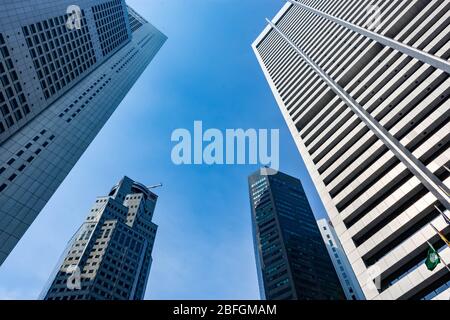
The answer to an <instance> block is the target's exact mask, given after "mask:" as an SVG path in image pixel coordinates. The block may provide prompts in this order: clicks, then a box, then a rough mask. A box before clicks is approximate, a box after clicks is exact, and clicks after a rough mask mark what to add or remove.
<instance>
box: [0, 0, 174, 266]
mask: <svg viewBox="0 0 450 320" xmlns="http://www.w3.org/2000/svg"><path fill="white" fill-rule="evenodd" d="M73 4H74V3H73V1H67V0H60V1H37V0H19V1H2V2H1V4H0V81H1V86H0V265H1V264H2V263H3V261H4V260H5V259H6V257H7V256H8V254H9V253H10V252H11V250H12V249H13V248H14V246H15V245H16V243H17V242H18V241H19V239H20V238H21V237H22V235H23V234H24V233H25V231H26V230H27V228H28V227H29V226H30V224H31V223H32V222H33V221H34V219H35V218H36V216H37V215H38V214H39V212H40V211H41V209H42V208H43V207H44V206H45V204H46V202H47V201H48V199H49V198H50V197H51V196H52V194H53V193H54V192H55V190H56V189H57V188H58V186H59V185H60V184H61V182H62V181H63V180H64V178H65V177H66V175H67V174H68V173H69V172H70V170H71V169H72V168H73V166H74V165H75V163H76V162H77V161H78V159H79V158H80V156H81V155H82V154H83V152H84V151H85V150H86V148H87V147H88V146H89V144H90V143H91V142H92V140H93V139H94V138H95V136H96V135H97V133H98V132H99V131H100V129H101V128H102V127H103V125H104V124H105V122H106V121H107V120H108V118H109V117H110V116H111V114H112V113H113V112H114V110H115V109H116V107H117V106H118V105H119V104H120V102H121V101H122V99H123V98H124V97H125V95H126V94H127V92H128V91H129V90H130V88H131V87H132V86H133V84H134V83H135V82H136V80H137V79H138V78H139V76H140V75H141V73H142V72H143V71H144V70H145V68H146V67H147V65H148V64H149V63H150V61H151V60H152V59H153V57H154V56H155V55H156V53H157V52H158V51H159V49H160V48H161V46H162V45H163V44H164V42H165V41H166V39H167V38H166V36H165V35H163V34H162V33H161V32H160V31H158V30H157V29H156V28H155V27H153V26H152V25H151V24H150V23H148V22H147V21H146V20H145V19H144V18H142V17H141V16H140V15H139V14H137V13H136V12H135V11H133V10H132V9H131V8H129V7H127V5H126V4H125V2H124V1H123V0H112V1H100V0H95V1H94V0H79V1H76V6H74V5H73Z"/></svg>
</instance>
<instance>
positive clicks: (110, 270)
mask: <svg viewBox="0 0 450 320" xmlns="http://www.w3.org/2000/svg"><path fill="white" fill-rule="evenodd" d="M156 201H157V196H156V195H155V194H154V193H152V192H151V191H150V190H149V189H148V188H147V187H145V186H144V185H142V184H140V183H138V182H135V181H133V180H131V179H130V178H128V177H124V178H123V179H122V180H121V181H120V182H119V183H118V184H117V185H116V186H114V187H113V188H112V190H111V191H110V193H109V195H108V196H105V197H99V198H97V200H96V201H95V204H94V205H93V207H92V209H91V212H90V214H89V215H88V217H87V218H86V221H85V222H84V223H83V225H82V226H81V227H80V228H79V229H78V231H77V232H76V233H75V235H74V236H73V238H72V239H71V240H70V241H69V243H68V245H67V248H66V251H65V252H64V254H63V256H62V257H63V258H62V261H61V262H59V263H58V266H57V269H56V272H55V274H54V275H52V276H51V278H50V282H49V286H48V288H45V289H44V291H43V294H42V297H41V298H43V299H46V300H141V299H143V297H144V293H145V288H146V286H147V280H148V276H149V273H150V267H151V264H152V250H153V244H154V241H155V236H156V230H157V228H158V226H157V225H155V224H154V223H153V222H152V217H153V212H154V210H155V205H156Z"/></svg>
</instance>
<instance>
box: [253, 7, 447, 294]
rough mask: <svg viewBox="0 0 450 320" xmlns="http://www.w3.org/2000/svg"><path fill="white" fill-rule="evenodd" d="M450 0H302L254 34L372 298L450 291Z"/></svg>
mask: <svg viewBox="0 0 450 320" xmlns="http://www.w3.org/2000/svg"><path fill="white" fill-rule="evenodd" d="M449 17H450V2H449V1H438V0H433V1H428V0H427V1H425V0H414V1H403V0H389V1H384V0H383V1H381V0H380V1H369V0H359V1H357V0H340V1H336V0H308V1H306V0H304V1H295V2H294V1H290V2H288V3H286V4H285V6H284V7H283V8H282V10H281V11H280V12H279V13H278V14H277V15H276V17H275V18H274V19H273V20H272V21H269V25H268V26H267V27H266V28H265V30H264V31H263V32H262V34H261V35H260V36H259V37H258V38H257V40H256V41H255V42H254V43H253V49H254V51H255V54H256V56H257V59H258V61H259V63H260V65H261V67H262V69H263V72H264V74H265V76H266V78H267V80H268V82H269V84H270V87H271V89H272V91H273V93H274V95H275V97H276V100H277V102H278V105H279V107H280V110H281V112H282V114H283V116H284V118H285V121H286V123H287V125H288V127H289V129H290V131H291V134H292V136H293V138H294V140H295V143H296V145H297V148H298V150H299V151H300V154H301V156H302V158H303V160H304V162H305V164H306V167H307V169H308V171H309V174H310V176H311V177H312V179H313V182H314V184H315V186H316V188H317V190H318V193H319V195H320V197H321V199H322V202H323V204H324V206H325V208H326V210H327V212H328V215H329V218H330V220H331V222H332V224H333V226H334V228H335V231H336V233H337V235H338V237H339V240H340V242H341V244H342V246H343V248H344V250H345V253H346V255H347V257H348V259H349V261H350V263H351V266H352V268H353V270H354V272H355V275H356V277H357V279H358V282H359V284H360V286H361V288H362V290H363V293H364V295H365V297H366V298H367V299H448V297H449V296H450V272H449V271H448V270H447V269H446V268H445V265H444V264H443V263H441V264H439V265H438V266H437V268H436V269H435V270H434V271H429V270H427V268H426V266H425V264H424V261H425V259H426V257H427V251H428V248H429V245H428V243H427V241H428V242H429V243H430V244H432V245H433V246H434V247H435V248H436V250H438V251H439V253H440V255H441V257H442V258H443V260H445V261H447V263H448V262H450V248H449V247H448V246H447V245H446V244H445V243H444V242H443V241H442V240H441V239H440V237H439V235H438V234H437V233H436V232H435V231H434V230H433V228H432V226H431V225H430V223H432V224H433V225H434V226H435V227H436V228H437V229H439V231H442V234H443V235H444V236H447V237H448V235H449V234H450V225H448V224H446V222H445V220H444V219H443V217H442V215H441V211H442V212H446V213H447V214H448V210H449V209H450V204H449V174H450V172H449V167H450V166H449V162H450V154H449V151H448V148H449V136H450V132H449V113H450V110H449V109H450V108H449V106H450V100H449V97H450V79H449V72H450V63H449V58H450V18H449Z"/></svg>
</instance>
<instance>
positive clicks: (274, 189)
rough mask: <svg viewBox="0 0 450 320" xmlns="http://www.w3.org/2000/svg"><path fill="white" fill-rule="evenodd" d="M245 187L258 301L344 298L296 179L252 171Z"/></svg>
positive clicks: (280, 174) (284, 175)
mask: <svg viewBox="0 0 450 320" xmlns="http://www.w3.org/2000/svg"><path fill="white" fill-rule="evenodd" d="M262 170H265V169H262ZM248 183H249V191H250V204H251V209H252V223H253V239H254V245H255V257H256V262H257V272H258V280H259V287H260V295H261V298H262V299H267V300H337V299H345V296H344V293H343V291H342V288H341V285H340V283H339V280H338V277H337V275H336V271H335V270H334V268H333V264H332V262H331V260H330V257H329V255H328V253H327V250H326V248H325V245H324V242H323V240H322V237H321V235H320V233H319V229H318V227H317V223H316V219H315V218H314V215H313V212H312V210H311V207H310V206H309V203H308V200H307V198H306V195H305V192H304V191H303V187H302V185H301V182H300V180H298V179H296V178H293V177H291V176H288V175H287V174H284V173H281V172H278V173H276V174H274V175H264V174H262V173H261V171H257V172H255V173H254V174H252V175H251V176H250V177H249V178H248Z"/></svg>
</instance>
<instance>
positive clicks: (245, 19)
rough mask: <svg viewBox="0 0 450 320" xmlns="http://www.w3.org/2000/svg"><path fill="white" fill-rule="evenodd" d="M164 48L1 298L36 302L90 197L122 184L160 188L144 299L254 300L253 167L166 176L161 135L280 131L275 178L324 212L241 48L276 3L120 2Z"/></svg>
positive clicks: (10, 272)
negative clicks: (282, 177) (290, 181)
mask: <svg viewBox="0 0 450 320" xmlns="http://www.w3.org/2000/svg"><path fill="white" fill-rule="evenodd" d="M127 2H128V4H130V5H131V6H132V7H134V9H135V10H136V11H138V12H139V13H140V14H142V15H143V16H144V17H145V18H147V19H148V20H149V21H150V22H152V23H153V24H154V25H155V26H156V27H158V28H159V29H160V30H161V31H163V32H164V33H165V34H166V35H167V36H168V37H169V39H168V41H167V42H166V44H165V45H164V47H163V48H162V50H161V51H160V52H159V53H158V55H157V56H156V58H155V59H154V60H153V62H152V63H151V64H150V66H149V67H148V68H147V70H146V71H145V73H144V74H143V75H142V77H141V78H140V79H139V81H138V82H137V83H136V85H135V86H134V88H133V89H132V90H131V91H130V93H129V94H128V96H127V97H126V98H125V100H124V101H123V102H122V104H121V105H120V106H119V108H118V109H117V110H116V112H115V113H114V115H113V116H112V117H111V119H110V120H109V121H108V123H107V124H106V125H105V127H104V128H103V130H102V131H101V132H100V134H99V135H98V136H97V138H96V139H95V140H94V141H93V143H92V144H91V146H90V147H89V148H88V150H87V151H86V153H85V154H84V155H83V157H82V158H81V160H80V161H79V162H78V163H77V165H76V166H75V167H74V169H73V170H72V172H71V173H70V174H69V176H68V177H67V178H66V179H65V181H64V182H63V184H62V185H61V187H60V188H59V189H58V191H57V192H56V193H55V194H54V196H53V197H52V198H51V200H50V201H49V202H48V204H47V206H46V207H45V209H44V210H43V211H42V212H41V214H40V215H39V217H38V218H37V219H36V221H35V222H34V224H33V225H32V226H31V227H30V229H29V230H28V231H27V233H26V234H25V236H24V237H23V238H22V240H21V241H20V242H19V244H18V245H17V247H16V248H15V249H14V251H13V252H12V254H11V255H10V256H9V258H8V259H7V260H6V262H5V263H4V264H3V265H2V266H1V267H0V299H35V298H36V297H37V296H38V294H39V293H40V291H41V290H42V288H43V287H44V284H45V283H46V282H47V280H48V277H49V275H50V273H51V272H52V270H53V268H54V267H55V264H56V262H57V260H58V258H59V256H60V255H61V253H62V251H63V249H64V247H65V245H66V242H67V241H68V240H69V239H70V237H71V236H72V235H73V233H74V232H75V231H76V230H77V228H78V227H79V226H80V224H81V223H82V222H83V220H84V219H85V217H86V215H87V214H88V212H89V209H90V207H91V205H92V204H93V201H94V200H95V198H96V197H97V196H102V195H105V194H107V193H108V191H109V189H110V188H111V187H112V186H113V185H114V184H115V183H116V182H117V181H118V180H120V178H121V177H122V176H123V175H128V176H129V177H130V178H132V179H135V180H137V181H140V182H142V183H145V184H154V183H159V182H163V183H164V187H163V188H161V189H157V190H155V192H156V193H158V195H159V201H158V204H157V207H156V211H155V215H154V220H155V222H156V223H157V224H158V225H159V230H158V234H157V237H156V243H155V248H154V251H153V266H152V270H151V273H150V279H149V282H148V288H147V293H146V298H147V299H258V298H259V293H258V284H257V276H256V267H255V261H254V254H253V244H252V233H251V220H250V205H249V199H248V190H247V176H248V175H249V174H250V173H252V172H253V171H255V170H257V168H258V167H257V166H251V165H241V166H238V165H235V166H226V165H224V166H207V165H201V166H199V165H191V166H175V165H174V164H173V163H172V161H171V150H172V147H173V146H174V143H172V142H171V140H170V138H171V134H172V132H173V130H175V129H177V128H187V129H189V130H193V122H194V121H195V120H201V121H203V126H204V127H205V128H218V129H220V130H225V129H228V128H230V129H234V128H243V129H248V128H255V129H274V128H275V129H280V169H281V170H282V171H284V172H286V173H288V174H291V175H293V176H296V177H298V178H300V179H301V180H302V182H303V185H304V187H305V190H306V192H307V195H308V198H309V200H310V202H311V204H312V207H313V210H314V211H315V213H316V216H323V212H324V209H323V207H322V205H321V203H320V200H319V198H318V196H317V194H316V192H315V190H314V187H313V185H312V182H311V180H310V178H309V176H308V174H307V172H306V170H305V168H304V165H303V163H302V160H301V158H300V156H299V154H298V151H297V149H296V147H295V145H294V143H293V140H292V137H291V136H290V134H289V132H288V129H287V126H286V124H285V122H284V120H283V119H282V116H281V113H280V111H279V109H278V106H277V105H276V103H275V99H274V98H273V96H272V93H271V91H270V89H269V86H268V84H267V82H266V80H265V79H264V76H263V73H262V71H261V69H260V67H259V65H258V63H257V60H256V57H255V56H254V53H253V51H252V49H251V43H252V42H253V41H254V39H255V38H256V37H257V36H258V34H259V33H260V32H261V31H262V29H263V28H264V26H265V20H264V18H265V17H270V18H272V17H273V16H274V15H275V14H276V12H277V11H278V10H279V9H280V8H281V7H282V5H283V4H284V1H277V0H172V1H169V0H128V1H127Z"/></svg>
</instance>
